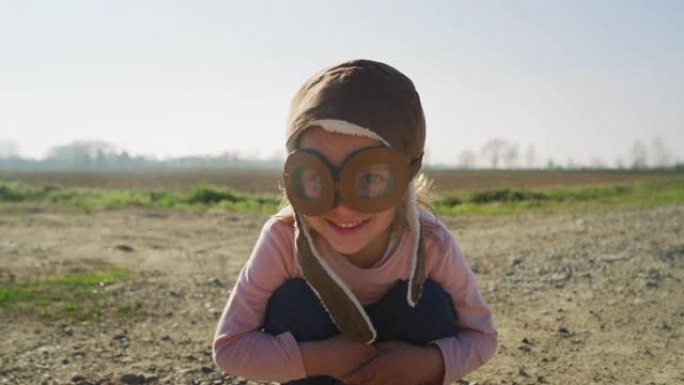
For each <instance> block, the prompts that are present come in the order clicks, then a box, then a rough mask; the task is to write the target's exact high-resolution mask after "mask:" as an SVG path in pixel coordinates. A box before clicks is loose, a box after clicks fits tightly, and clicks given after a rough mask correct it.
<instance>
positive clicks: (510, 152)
mask: <svg viewBox="0 0 684 385" xmlns="http://www.w3.org/2000/svg"><path fill="white" fill-rule="evenodd" d="M501 157H502V159H503V162H504V164H505V165H506V168H517V167H518V158H519V157H520V150H518V143H507V144H506V146H504V148H503V153H502V154H501Z"/></svg>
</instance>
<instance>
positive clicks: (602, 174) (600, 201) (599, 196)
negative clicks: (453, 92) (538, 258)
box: [0, 170, 684, 214]
mask: <svg viewBox="0 0 684 385" xmlns="http://www.w3.org/2000/svg"><path fill="white" fill-rule="evenodd" d="M428 176H429V177H430V178H431V179H432V180H433V181H434V188H433V199H432V206H433V208H434V210H435V211H436V212H437V213H439V214H507V213H515V212H520V211H531V210H532V211H568V210H591V209H596V208H601V207H619V206H630V207H645V206H652V205H656V204H667V203H678V202H684V172H681V171H638V172H636V171H446V170H439V171H433V172H432V173H430V174H428ZM279 177H280V175H279V172H277V171H271V170H253V171H248V170H229V171H224V172H221V173H220V172H213V171H212V172H208V171H204V172H187V171H186V172H179V171H173V172H172V171H163V172H162V171H160V172H152V171H147V172H125V173H124V172H104V173H86V172H52V173H42V172H41V173H13V174H10V173H5V174H4V175H3V174H0V204H1V205H2V206H1V207H3V208H4V211H8V210H9V211H12V209H18V210H21V209H26V208H29V209H40V208H41V207H43V208H44V207H46V206H51V207H67V208H76V209H86V210H90V209H112V208H119V207H150V208H181V209H183V208H213V209H223V210H228V211H235V212H264V213H271V212H274V211H276V210H277V209H278V207H279V206H280V205H281V202H280V194H279V191H278V187H277V186H278V184H279V182H278V179H279Z"/></svg>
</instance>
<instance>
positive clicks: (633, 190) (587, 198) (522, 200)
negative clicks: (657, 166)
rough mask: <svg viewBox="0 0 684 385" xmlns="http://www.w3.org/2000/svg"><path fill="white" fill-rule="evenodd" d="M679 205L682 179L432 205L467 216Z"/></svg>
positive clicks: (489, 195) (504, 192) (470, 195)
mask: <svg viewBox="0 0 684 385" xmlns="http://www.w3.org/2000/svg"><path fill="white" fill-rule="evenodd" d="M683 202H684V178H668V179H652V180H646V181H638V182H629V183H620V184H612V185H586V186H579V187H548V188H541V189H521V188H511V187H503V188H499V189H494V190H485V191H465V192H457V193H453V194H447V195H444V196H441V197H438V198H437V199H436V200H435V201H434V202H433V206H434V209H435V211H436V212H437V213H438V214H466V215H467V214H512V213H519V212H528V211H536V212H540V211H543V212H563V211H577V210H584V211H586V210H597V209H603V208H611V207H651V206H654V205H660V204H671V203H683Z"/></svg>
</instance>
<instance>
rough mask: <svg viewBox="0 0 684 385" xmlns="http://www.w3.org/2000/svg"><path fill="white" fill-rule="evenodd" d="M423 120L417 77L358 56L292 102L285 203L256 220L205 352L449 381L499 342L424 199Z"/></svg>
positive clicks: (335, 371) (309, 379)
mask: <svg viewBox="0 0 684 385" xmlns="http://www.w3.org/2000/svg"><path fill="white" fill-rule="evenodd" d="M424 142H425V120H424V117H423V111H422V107H421V104H420V99H419V97H418V93H417V92H416V90H415V89H414V87H413V83H412V82H411V81H410V80H409V79H408V78H407V77H406V76H404V75H403V74H401V73H400V72H399V71H397V70H396V69H394V68H392V67H390V66H388V65H386V64H383V63H378V62H373V61H368V60H356V61H351V62H346V63H342V64H340V65H337V66H334V67H331V68H328V69H325V70H323V71H322V72H320V73H318V74H316V75H314V76H313V77H312V78H311V79H309V80H308V81H307V82H306V83H305V84H304V85H303V86H302V88H301V89H300V90H299V91H298V93H297V95H296V96H295V98H294V99H293V101H292V105H291V108H290V116H289V119H288V125H287V142H286V147H287V149H288V151H289V156H288V158H287V160H286V163H285V167H284V172H283V176H284V182H285V191H286V194H287V198H288V201H289V203H290V204H289V206H288V207H287V208H286V209H284V210H283V211H281V212H280V213H279V214H278V215H276V216H274V217H273V218H271V219H270V220H269V221H268V222H266V224H265V225H264V227H263V229H262V232H261V236H260V237H259V240H258V241H257V244H256V245H255V247H254V250H253V252H252V255H251V256H250V258H249V261H248V262H247V264H246V265H245V266H244V268H243V269H242V271H241V272H240V275H239V277H238V279H237V282H236V284H235V287H234V288H233V291H232V292H231V295H230V298H229V299H228V303H227V304H226V307H225V309H224V311H223V315H222V316H221V320H220V321H219V325H218V329H217V331H216V336H215V339H214V360H215V362H216V364H217V365H218V366H219V367H220V368H221V369H222V370H224V371H227V372H230V373H232V374H236V375H240V376H243V377H246V378H250V379H255V380H265V381H277V382H287V383H288V384H307V385H314V384H341V383H344V384H378V385H380V384H392V385H396V384H407V385H416V384H421V383H442V384H448V383H451V382H452V381H455V380H457V379H459V378H461V377H462V376H464V375H465V374H466V373H468V372H470V371H472V370H474V369H476V368H478V367H479V366H481V365H483V364H484V363H485V362H486V361H487V360H488V359H489V358H490V357H491V356H492V355H493V353H494V350H495V348H496V336H497V334H496V330H495V329H494V326H493V324H492V319H491V314H490V312H489V310H488V308H487V306H486V304H485V303H484V301H483V299H482V296H481V295H480V292H479V290H478V288H477V284H476V282H475V277H474V275H473V273H472V271H471V270H470V268H469V266H468V264H467V262H466V261H465V259H464V257H463V253H462V252H461V250H460V249H459V248H458V246H457V245H456V243H455V241H454V239H453V237H452V236H451V234H450V233H449V231H448V230H447V229H446V228H445V227H444V225H443V224H442V223H441V222H439V221H438V220H437V219H436V218H435V217H434V216H432V215H430V214H429V213H428V212H427V211H425V210H424V209H422V208H420V207H419V205H418V199H417V198H416V195H417V194H416V187H415V186H414V185H415V184H416V183H415V182H414V180H415V179H418V178H416V176H417V174H418V172H419V170H420V167H421V159H422V155H423V145H424Z"/></svg>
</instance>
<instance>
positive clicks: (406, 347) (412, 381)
mask: <svg viewBox="0 0 684 385" xmlns="http://www.w3.org/2000/svg"><path fill="white" fill-rule="evenodd" d="M376 346H377V347H378V349H380V352H379V354H378V355H376V356H375V358H373V359H372V360H371V361H369V362H368V363H366V364H365V365H362V366H361V367H359V368H358V369H356V370H354V371H353V372H350V373H348V374H347V375H345V376H343V377H342V382H344V383H345V384H351V385H386V384H393V385H394V384H396V385H417V384H421V383H424V382H437V383H441V382H442V378H443V377H444V362H443V360H442V354H441V353H440V351H439V348H437V347H436V346H432V345H430V346H416V345H411V344H408V343H404V342H399V341H388V342H381V343H378V344H377V345H376Z"/></svg>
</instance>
